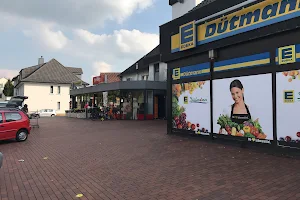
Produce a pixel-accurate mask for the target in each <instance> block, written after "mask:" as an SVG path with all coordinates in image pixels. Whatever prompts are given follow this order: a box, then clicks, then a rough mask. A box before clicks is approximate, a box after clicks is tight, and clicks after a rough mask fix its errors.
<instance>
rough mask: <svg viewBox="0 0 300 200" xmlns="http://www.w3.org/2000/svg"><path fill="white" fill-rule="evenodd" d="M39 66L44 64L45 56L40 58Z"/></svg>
mask: <svg viewBox="0 0 300 200" xmlns="http://www.w3.org/2000/svg"><path fill="white" fill-rule="evenodd" d="M38 64H39V65H42V64H44V58H43V56H41V57H40V58H39V62H38Z"/></svg>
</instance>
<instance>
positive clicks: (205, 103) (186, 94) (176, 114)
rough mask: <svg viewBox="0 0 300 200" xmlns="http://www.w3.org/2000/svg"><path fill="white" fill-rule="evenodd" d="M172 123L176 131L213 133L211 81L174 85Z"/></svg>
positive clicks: (202, 133)
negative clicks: (211, 126) (211, 124)
mask: <svg viewBox="0 0 300 200" xmlns="http://www.w3.org/2000/svg"><path fill="white" fill-rule="evenodd" d="M172 122H173V128H175V129H184V130H190V131H192V132H194V133H195V134H201V135H209V133H210V132H211V131H210V82H209V81H198V82H190V83H179V84H173V86H172Z"/></svg>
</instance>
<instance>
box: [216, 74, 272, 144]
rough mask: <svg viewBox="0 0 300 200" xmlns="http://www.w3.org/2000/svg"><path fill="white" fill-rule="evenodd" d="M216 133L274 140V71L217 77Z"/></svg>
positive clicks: (264, 141) (263, 140) (253, 139)
mask: <svg viewBox="0 0 300 200" xmlns="http://www.w3.org/2000/svg"><path fill="white" fill-rule="evenodd" d="M213 98H214V100H213V120H214V122H213V127H214V133H218V134H223V135H231V136H239V137H247V138H248V141H253V142H262V143H270V141H266V140H273V116H272V115H273V108H272V76H271V74H263V75H255V76H244V77H236V78H228V79H220V80H214V82H213Z"/></svg>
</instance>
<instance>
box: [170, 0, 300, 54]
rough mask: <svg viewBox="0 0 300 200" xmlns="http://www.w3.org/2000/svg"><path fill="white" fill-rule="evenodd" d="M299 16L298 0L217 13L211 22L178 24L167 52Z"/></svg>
mask: <svg viewBox="0 0 300 200" xmlns="http://www.w3.org/2000/svg"><path fill="white" fill-rule="evenodd" d="M299 16H300V7H299V0H264V1H261V2H258V3H256V4H254V5H251V6H249V7H245V8H244V7H243V8H242V9H240V10H238V11H236V12H233V13H230V14H228V15H225V16H224V15H220V16H219V17H217V18H216V19H213V20H212V21H208V20H205V22H203V21H201V22H199V23H198V22H197V21H191V22H189V23H186V24H183V25H181V26H180V27H179V33H178V34H175V35H172V36H171V53H175V52H178V51H185V50H187V49H191V48H194V47H196V46H199V45H203V44H207V43H210V42H213V41H216V40H220V39H223V38H227V37H231V36H233V35H237V34H240V33H244V32H248V31H251V30H255V29H258V28H263V27H266V26H268V25H271V24H275V23H279V22H283V21H286V20H289V19H293V18H296V17H299ZM195 37H196V39H195Z"/></svg>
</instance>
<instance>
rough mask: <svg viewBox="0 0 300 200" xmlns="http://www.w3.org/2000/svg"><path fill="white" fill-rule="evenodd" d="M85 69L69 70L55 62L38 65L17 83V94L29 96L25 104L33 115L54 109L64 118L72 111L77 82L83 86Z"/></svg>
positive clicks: (24, 72) (15, 93) (22, 72)
mask: <svg viewBox="0 0 300 200" xmlns="http://www.w3.org/2000/svg"><path fill="white" fill-rule="evenodd" d="M82 73H83V72H82V69H81V68H73V67H65V66H63V65H62V64H61V63H59V62H58V61H57V60H55V59H52V60H50V61H49V62H46V63H44V59H43V58H40V59H39V63H38V65H35V66H32V67H27V68H24V69H22V70H21V71H20V73H19V75H18V76H16V77H15V78H14V79H13V81H14V87H15V89H14V95H15V96H17V95H20V96H27V97H28V99H27V100H25V102H24V104H27V105H28V109H29V112H34V111H37V110H40V109H54V110H56V112H57V114H58V115H63V114H64V113H65V110H68V109H69V108H70V89H71V86H72V85H73V84H74V83H77V84H78V83H83V84H85V83H84V82H82V80H81V75H82Z"/></svg>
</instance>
